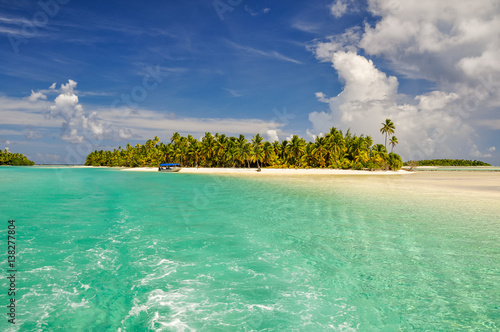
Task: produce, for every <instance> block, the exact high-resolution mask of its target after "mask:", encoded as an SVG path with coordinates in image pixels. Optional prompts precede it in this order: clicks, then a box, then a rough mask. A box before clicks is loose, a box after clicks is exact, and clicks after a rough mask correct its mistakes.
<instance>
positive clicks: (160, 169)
mask: <svg viewBox="0 0 500 332" xmlns="http://www.w3.org/2000/svg"><path fill="white" fill-rule="evenodd" d="M181 169H182V167H158V172H170V173H175V172H178V171H180V170H181Z"/></svg>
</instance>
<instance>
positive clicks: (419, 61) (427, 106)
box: [308, 0, 500, 159]
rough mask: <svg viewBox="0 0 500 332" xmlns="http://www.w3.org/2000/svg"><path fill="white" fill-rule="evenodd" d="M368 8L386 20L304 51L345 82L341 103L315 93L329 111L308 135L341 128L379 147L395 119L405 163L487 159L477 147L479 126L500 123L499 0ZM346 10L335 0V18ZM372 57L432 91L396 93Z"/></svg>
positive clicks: (372, 3)
mask: <svg viewBox="0 0 500 332" xmlns="http://www.w3.org/2000/svg"><path fill="white" fill-rule="evenodd" d="M368 5H369V6H368V10H369V11H370V12H371V13H372V14H373V15H374V16H376V17H379V18H380V19H379V20H378V21H377V23H376V24H375V25H373V26H371V25H368V24H366V23H365V26H364V27H352V28H350V29H348V30H346V32H345V33H344V34H341V35H337V36H331V37H328V38H326V40H324V41H318V40H316V41H314V42H313V44H312V45H310V46H309V47H308V48H309V49H310V50H312V51H313V52H314V53H315V55H316V57H317V58H318V60H320V61H322V62H326V61H328V62H331V63H332V65H333V67H334V68H335V70H336V71H337V73H338V75H339V79H340V80H341V82H343V83H344V88H343V91H342V92H341V93H340V94H339V95H337V96H336V97H333V98H329V97H327V95H326V94H325V93H323V92H318V93H316V97H317V98H318V100H319V101H321V102H326V103H328V104H329V108H330V110H329V111H324V112H312V113H310V115H309V119H310V121H311V122H312V123H313V130H312V133H318V132H325V130H328V129H329V127H331V126H337V127H338V128H340V129H343V130H344V131H345V130H347V129H348V128H351V130H352V131H353V132H357V133H368V134H370V135H372V136H373V138H374V139H375V141H377V140H379V141H380V138H381V135H380V133H379V132H378V130H379V126H380V123H381V122H382V121H384V120H385V118H390V119H392V120H393V121H394V123H395V124H396V136H397V137H398V139H399V142H400V144H399V145H398V146H397V147H396V149H395V150H396V152H399V153H401V154H402V155H403V157H406V158H410V157H412V155H413V157H415V158H417V157H420V158H426V159H427V158H430V157H452V156H460V157H467V156H482V157H490V156H491V154H490V153H484V152H481V151H480V150H481V149H480V148H478V146H477V145H476V144H475V143H474V141H475V140H476V139H477V137H478V135H479V134H480V132H479V131H476V129H475V125H483V126H487V127H490V128H497V127H499V126H500V125H499V124H498V123H497V122H496V121H498V120H495V119H496V118H497V116H495V115H494V114H495V113H497V112H498V107H500V62H499V61H498V60H497V59H499V58H500V34H498V31H500V3H499V2H498V1H496V0H484V1H480V2H476V3H471V2H469V1H465V0H463V1H451V0H442V1H434V0H408V1H393V0H369V1H368ZM348 6H349V5H348V3H347V2H344V1H336V2H335V3H334V4H333V5H332V8H331V9H332V15H334V16H337V17H338V16H341V15H343V14H344V13H345V12H347V11H348V10H349V8H348ZM360 50H362V51H363V52H364V54H366V56H361V55H359V53H360V52H361V51H360ZM369 56H377V57H378V58H379V59H382V60H383V61H384V60H385V61H384V62H383V63H388V64H390V66H391V69H392V72H394V73H395V74H396V75H403V76H406V77H408V78H410V79H414V78H419V79H422V78H423V79H426V80H428V81H429V82H433V86H434V89H433V90H431V91H430V92H427V93H423V94H420V95H417V96H409V95H401V94H399V93H398V85H399V84H398V79H397V78H396V77H395V76H389V75H386V74H385V73H384V72H383V71H381V70H379V69H377V68H376V67H375V65H374V64H373V62H372V61H371V60H369V58H368V57H369ZM387 60H388V62H387ZM403 100H404V101H403ZM479 118H480V119H481V120H478V119H479ZM485 119H487V120H485ZM485 149H486V148H485ZM489 152H492V151H489Z"/></svg>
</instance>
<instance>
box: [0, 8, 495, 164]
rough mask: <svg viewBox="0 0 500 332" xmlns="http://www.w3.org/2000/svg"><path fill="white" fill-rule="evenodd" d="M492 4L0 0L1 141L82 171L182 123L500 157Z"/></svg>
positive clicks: (410, 154)
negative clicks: (98, 154) (94, 159)
mask: <svg viewBox="0 0 500 332" xmlns="http://www.w3.org/2000/svg"><path fill="white" fill-rule="evenodd" d="M498 59H500V2H499V1H498V0H478V1H474V2H471V1H465V0H440V1H435V0H418V1H417V0H406V1H396V0H367V1H348V0H312V1H290V0H288V1H285V0H280V1H279V0H275V1H263V0H262V1H261V0H254V1H248V0H190V1H175V0H172V1H142V2H138V1H129V0H120V1H113V0H109V1H93V0H86V1H80V0H41V1H29V0H18V1H15V2H14V1H10V0H0V149H4V148H8V149H9V151H12V152H19V153H23V154H25V155H27V156H28V157H29V158H30V159H32V160H34V161H35V162H36V163H46V164H81V163H84V161H85V157H86V155H87V154H88V153H89V152H91V151H94V150H101V149H102V150H113V149H116V148H118V147H119V146H121V147H125V146H126V144H127V143H131V144H132V145H135V144H137V143H144V142H145V141H146V140H148V139H152V138H153V137H154V136H158V137H159V138H160V139H161V141H163V142H169V141H170V138H171V137H172V134H173V133H174V132H179V133H180V134H182V135H188V134H189V135H193V137H195V138H201V137H202V136H204V134H205V132H212V133H213V134H215V133H216V132H218V133H221V134H222V133H224V134H226V135H239V134H244V135H245V136H246V137H247V139H249V140H250V139H251V138H252V136H254V135H256V134H257V133H260V134H261V135H263V136H264V137H265V138H266V139H267V140H269V141H274V140H280V141H281V140H284V139H287V138H289V137H291V136H292V135H299V136H300V137H303V138H305V139H306V140H307V141H314V139H315V138H316V137H317V136H321V135H325V134H326V133H328V132H329V131H330V128H332V127H336V128H338V129H341V130H343V131H344V132H346V131H347V130H348V129H350V131H351V132H352V133H354V134H357V135H361V134H365V135H370V136H372V138H373V140H374V142H375V143H382V144H383V143H384V136H383V135H382V134H381V133H380V128H381V126H382V125H381V123H382V122H385V119H386V118H389V119H391V120H392V121H393V122H394V124H395V126H396V131H395V136H396V137H397V138H398V141H399V144H398V145H397V146H396V147H395V149H394V152H396V153H399V154H400V155H401V156H402V157H403V159H404V160H422V159H432V158H461V159H473V160H476V159H477V160H482V161H485V162H489V163H491V164H493V165H500V153H499V149H500V146H499V142H500V113H499V111H500V61H499V60H498Z"/></svg>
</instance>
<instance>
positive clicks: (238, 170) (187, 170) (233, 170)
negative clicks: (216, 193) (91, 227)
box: [122, 167, 413, 175]
mask: <svg viewBox="0 0 500 332" xmlns="http://www.w3.org/2000/svg"><path fill="white" fill-rule="evenodd" d="M122 171H130V172H158V168H157V167H135V168H124V169H122ZM179 173H196V174H279V175H313V174H314V175H402V174H412V173H413V172H409V171H405V170H399V171H356V170H346V169H320V168H310V169H304V168H300V169H288V168H262V169H261V172H257V169H256V168H203V167H200V168H196V167H183V168H182V169H181V170H180V171H179Z"/></svg>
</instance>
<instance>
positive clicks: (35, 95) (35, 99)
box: [28, 90, 47, 102]
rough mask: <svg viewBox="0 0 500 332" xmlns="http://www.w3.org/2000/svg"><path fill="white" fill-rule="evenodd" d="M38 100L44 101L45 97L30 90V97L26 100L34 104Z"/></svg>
mask: <svg viewBox="0 0 500 332" xmlns="http://www.w3.org/2000/svg"><path fill="white" fill-rule="evenodd" d="M39 99H43V100H46V99H47V96H46V95H44V94H43V93H42V92H34V91H33V90H31V95H30V96H29V97H28V100H29V101H31V102H35V101H37V100H39Z"/></svg>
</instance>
